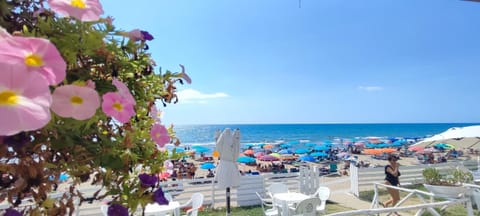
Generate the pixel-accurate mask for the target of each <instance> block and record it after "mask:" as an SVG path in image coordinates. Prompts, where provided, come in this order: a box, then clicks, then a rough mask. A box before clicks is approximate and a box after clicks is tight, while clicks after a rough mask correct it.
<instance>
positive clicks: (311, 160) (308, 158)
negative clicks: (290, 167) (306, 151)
mask: <svg viewBox="0 0 480 216" xmlns="http://www.w3.org/2000/svg"><path fill="white" fill-rule="evenodd" d="M299 159H300V160H301V161H310V162H313V161H315V158H314V157H312V156H310V155H304V156H301V157H300V158H299Z"/></svg>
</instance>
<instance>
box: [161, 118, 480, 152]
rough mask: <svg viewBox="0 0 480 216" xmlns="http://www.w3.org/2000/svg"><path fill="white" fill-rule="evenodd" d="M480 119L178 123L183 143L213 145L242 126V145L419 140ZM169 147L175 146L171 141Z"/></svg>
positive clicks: (210, 146) (178, 133)
mask: <svg viewBox="0 0 480 216" xmlns="http://www.w3.org/2000/svg"><path fill="white" fill-rule="evenodd" d="M478 124H479V123H382V124H360V123H358V124H333V123H332V124H214V125H175V127H174V130H175V132H176V136H177V137H178V138H179V139H180V140H181V145H180V148H181V147H184V146H190V147H191V146H196V145H200V146H204V147H207V148H209V149H214V147H215V142H214V135H215V131H216V130H222V131H223V130H224V129H225V128H230V129H239V130H240V143H241V147H242V148H245V147H246V146H248V145H252V144H261V143H267V144H268V143H274V144H275V143H284V142H285V143H287V142H297V141H298V142H313V143H318V144H321V143H324V142H326V141H334V142H337V143H342V141H343V140H362V139H366V138H368V137H379V138H381V139H391V138H395V139H409V140H420V139H423V138H426V137H429V136H432V135H435V134H438V133H441V132H443V131H446V130H447V129H449V128H452V127H464V126H471V125H478ZM167 148H170V149H171V148H173V147H172V146H171V145H170V146H167Z"/></svg>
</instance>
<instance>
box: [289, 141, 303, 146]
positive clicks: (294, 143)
mask: <svg viewBox="0 0 480 216" xmlns="http://www.w3.org/2000/svg"><path fill="white" fill-rule="evenodd" d="M287 144H290V145H298V144H300V141H290V142H288V143H287Z"/></svg>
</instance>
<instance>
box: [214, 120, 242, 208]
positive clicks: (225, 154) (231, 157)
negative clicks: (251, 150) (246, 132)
mask: <svg viewBox="0 0 480 216" xmlns="http://www.w3.org/2000/svg"><path fill="white" fill-rule="evenodd" d="M215 148H216V150H217V151H218V152H220V161H219V165H218V168H217V174H216V175H215V179H214V180H215V181H216V182H217V184H216V185H215V186H216V187H217V188H225V193H226V204H227V216H230V188H232V187H238V186H239V185H240V172H239V171H238V165H237V163H236V162H235V161H237V157H238V155H239V153H240V130H238V129H237V130H235V131H234V132H233V133H232V132H231V130H230V129H229V128H226V129H225V130H224V131H223V132H222V133H221V134H220V135H219V136H218V139H216V142H215ZM215 181H214V182H215Z"/></svg>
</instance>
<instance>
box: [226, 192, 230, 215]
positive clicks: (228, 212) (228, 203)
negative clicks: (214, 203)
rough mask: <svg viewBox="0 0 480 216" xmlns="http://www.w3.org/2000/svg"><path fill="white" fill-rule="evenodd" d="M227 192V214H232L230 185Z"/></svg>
mask: <svg viewBox="0 0 480 216" xmlns="http://www.w3.org/2000/svg"><path fill="white" fill-rule="evenodd" d="M226 193H227V216H230V187H227V189H226Z"/></svg>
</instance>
